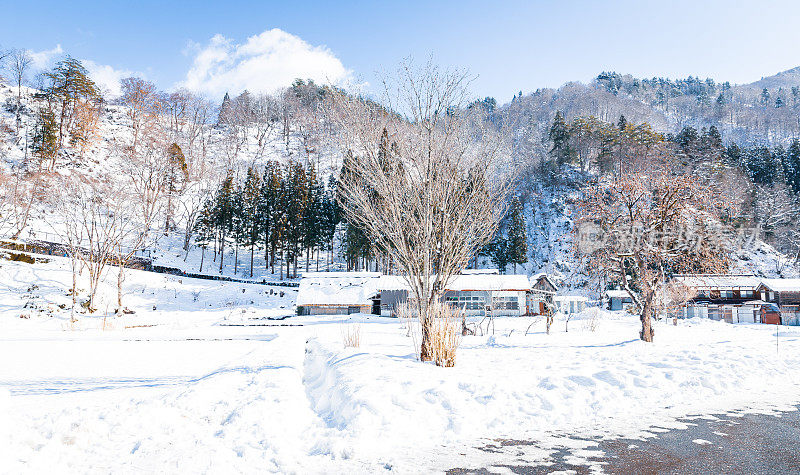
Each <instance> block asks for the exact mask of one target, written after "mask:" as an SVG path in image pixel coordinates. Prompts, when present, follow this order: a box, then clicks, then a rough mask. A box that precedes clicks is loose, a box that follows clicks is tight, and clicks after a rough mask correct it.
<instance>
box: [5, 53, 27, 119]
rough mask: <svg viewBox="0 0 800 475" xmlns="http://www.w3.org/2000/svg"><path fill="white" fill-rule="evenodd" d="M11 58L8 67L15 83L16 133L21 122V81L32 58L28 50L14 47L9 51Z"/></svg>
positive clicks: (23, 79)
mask: <svg viewBox="0 0 800 475" xmlns="http://www.w3.org/2000/svg"><path fill="white" fill-rule="evenodd" d="M9 56H10V58H11V61H10V63H11V65H10V66H9V69H10V70H11V72H12V74H14V82H16V83H17V109H16V119H17V133H19V129H20V126H21V123H22V120H21V117H20V109H21V107H22V83H23V82H24V81H25V77H26V76H27V74H28V70H29V69H30V66H31V64H33V59H32V58H31V55H30V53H29V52H28V50H25V49H15V50H12V51H11V53H10V55H9Z"/></svg>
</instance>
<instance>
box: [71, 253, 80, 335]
mask: <svg viewBox="0 0 800 475" xmlns="http://www.w3.org/2000/svg"><path fill="white" fill-rule="evenodd" d="M75 264H77V262H76V259H75V255H74V254H73V255H72V311H71V314H70V318H69V320H70V322H73V323H74V322H75V321H76V319H75V303H76V301H77V300H78V270H77V269H76V268H75Z"/></svg>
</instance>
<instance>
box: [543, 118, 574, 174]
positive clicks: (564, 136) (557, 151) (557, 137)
mask: <svg viewBox="0 0 800 475" xmlns="http://www.w3.org/2000/svg"><path fill="white" fill-rule="evenodd" d="M548 138H549V139H550V141H551V142H552V143H553V148H551V149H550V156H551V157H552V158H553V159H555V161H556V163H558V165H562V164H564V163H567V162H569V161H570V159H571V158H572V149H571V147H570V144H569V139H570V135H569V126H568V125H567V122H566V120H564V115H563V114H562V113H561V111H558V112H556V115H555V118H553V125H552V126H551V127H550V132H549V133H548Z"/></svg>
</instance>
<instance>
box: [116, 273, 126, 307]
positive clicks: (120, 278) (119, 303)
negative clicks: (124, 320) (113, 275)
mask: <svg viewBox="0 0 800 475" xmlns="http://www.w3.org/2000/svg"><path fill="white" fill-rule="evenodd" d="M117 264H118V265H119V268H118V269H117V270H118V272H117V315H118V316H119V315H122V281H123V280H125V276H124V274H123V265H122V260H120V261H119V262H118V263H117Z"/></svg>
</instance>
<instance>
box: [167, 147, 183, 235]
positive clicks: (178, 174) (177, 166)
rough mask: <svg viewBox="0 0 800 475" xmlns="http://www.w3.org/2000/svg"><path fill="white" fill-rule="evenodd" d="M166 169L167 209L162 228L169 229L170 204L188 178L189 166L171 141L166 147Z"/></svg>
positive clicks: (170, 222) (171, 224) (170, 227)
mask: <svg viewBox="0 0 800 475" xmlns="http://www.w3.org/2000/svg"><path fill="white" fill-rule="evenodd" d="M166 157H167V170H166V177H165V178H166V179H165V181H166V190H165V191H166V193H165V194H166V195H167V209H166V215H167V217H166V223H165V225H164V230H165V231H169V230H171V229H172V228H173V227H174V223H172V214H173V211H172V204H173V201H174V200H175V196H176V195H177V194H178V192H179V191H180V190H181V188H183V185H184V184H185V183H186V182H187V181H188V180H189V167H188V165H187V164H186V157H185V156H184V155H183V150H181V147H180V146H179V145H178V144H176V143H174V142H173V143H172V144H171V145H170V146H169V147H167V152H166Z"/></svg>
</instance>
